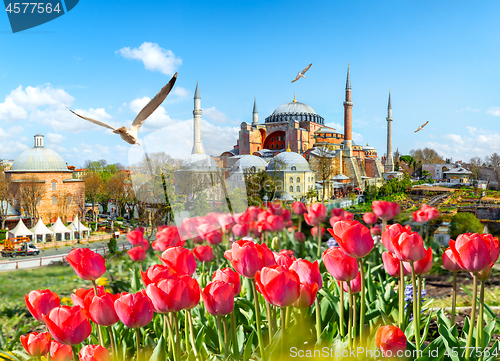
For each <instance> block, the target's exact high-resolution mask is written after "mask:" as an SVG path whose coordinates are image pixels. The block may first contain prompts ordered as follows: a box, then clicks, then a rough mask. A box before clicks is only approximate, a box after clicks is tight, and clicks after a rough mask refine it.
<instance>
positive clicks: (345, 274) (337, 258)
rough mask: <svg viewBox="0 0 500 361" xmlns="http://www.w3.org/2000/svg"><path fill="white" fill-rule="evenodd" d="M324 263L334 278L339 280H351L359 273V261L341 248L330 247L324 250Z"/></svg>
mask: <svg viewBox="0 0 500 361" xmlns="http://www.w3.org/2000/svg"><path fill="white" fill-rule="evenodd" d="M323 263H324V264H325V267H326V270H327V271H328V273H330V274H331V275H332V276H333V278H335V279H337V280H339V281H345V282H347V281H350V280H353V279H354V278H356V276H357V275H358V272H359V270H358V261H357V260H356V258H353V257H350V256H348V255H347V254H345V253H344V252H343V251H342V250H341V249H340V248H338V247H333V248H328V249H327V250H326V251H325V252H323Z"/></svg>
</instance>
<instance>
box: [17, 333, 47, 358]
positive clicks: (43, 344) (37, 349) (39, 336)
mask: <svg viewBox="0 0 500 361" xmlns="http://www.w3.org/2000/svg"><path fill="white" fill-rule="evenodd" d="M51 340H52V337H51V336H50V333H48V332H45V333H38V332H31V333H29V334H27V335H22V336H21V344H22V345H23V347H24V349H25V350H26V352H27V353H28V355H31V356H33V357H40V356H45V355H46V354H47V353H48V352H49V351H50V342H51Z"/></svg>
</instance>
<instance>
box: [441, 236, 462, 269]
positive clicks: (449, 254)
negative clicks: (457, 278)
mask: <svg viewBox="0 0 500 361" xmlns="http://www.w3.org/2000/svg"><path fill="white" fill-rule="evenodd" d="M452 242H453V244H455V241H454V240H452V239H450V244H451V243H452ZM443 267H444V268H446V269H447V270H448V271H452V272H457V271H461V270H462V267H460V265H459V264H458V262H457V259H456V258H455V255H454V254H453V251H452V250H451V248H450V247H448V248H446V249H445V250H444V253H443Z"/></svg>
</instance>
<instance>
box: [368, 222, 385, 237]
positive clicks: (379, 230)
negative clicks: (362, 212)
mask: <svg viewBox="0 0 500 361" xmlns="http://www.w3.org/2000/svg"><path fill="white" fill-rule="evenodd" d="M370 233H371V234H372V236H380V235H381V234H382V227H380V226H379V225H378V224H376V225H374V226H372V228H370Z"/></svg>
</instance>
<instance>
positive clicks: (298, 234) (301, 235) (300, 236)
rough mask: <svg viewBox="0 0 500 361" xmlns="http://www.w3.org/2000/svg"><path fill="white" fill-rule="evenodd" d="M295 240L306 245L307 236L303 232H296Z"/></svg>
mask: <svg viewBox="0 0 500 361" xmlns="http://www.w3.org/2000/svg"><path fill="white" fill-rule="evenodd" d="M293 239H295V241H296V242H300V243H304V242H305V241H306V235H305V234H304V233H302V232H295V233H294V234H293Z"/></svg>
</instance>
